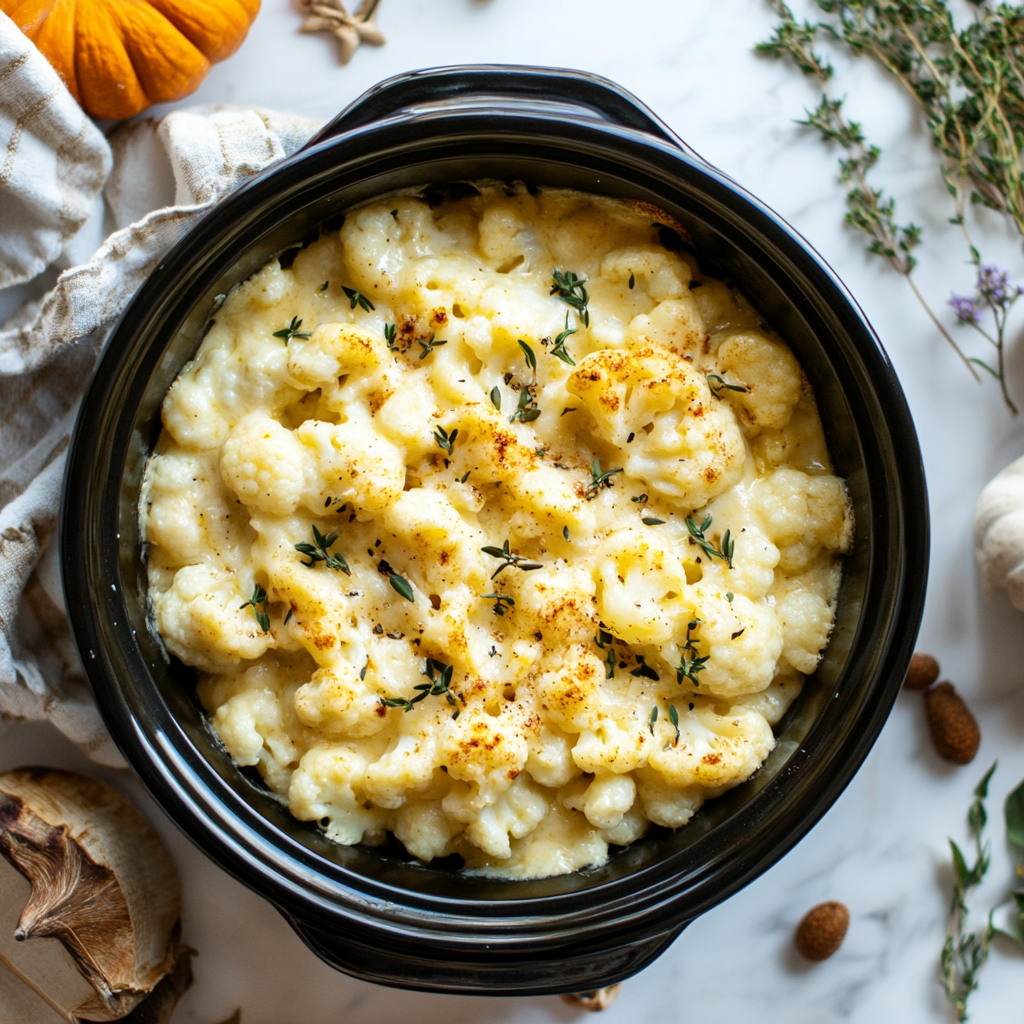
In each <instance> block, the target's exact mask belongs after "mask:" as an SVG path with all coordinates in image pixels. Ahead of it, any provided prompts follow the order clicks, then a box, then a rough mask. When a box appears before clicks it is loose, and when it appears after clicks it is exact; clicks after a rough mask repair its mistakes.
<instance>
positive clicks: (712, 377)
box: [705, 373, 750, 398]
mask: <svg viewBox="0 0 1024 1024" xmlns="http://www.w3.org/2000/svg"><path fill="white" fill-rule="evenodd" d="M705 376H706V377H707V379H708V386H709V387H710V388H711V393H712V394H713V395H714V396H715V398H718V397H719V395H721V393H722V392H723V391H739V392H741V393H743V394H746V393H747V392H748V391H750V388H748V387H747V385H746V384H730V383H729V382H728V381H727V380H726V379H725V378H724V377H723V376H722V375H721V374H718V373H709V374H706V375H705Z"/></svg>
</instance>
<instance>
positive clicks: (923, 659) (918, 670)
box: [903, 653, 939, 690]
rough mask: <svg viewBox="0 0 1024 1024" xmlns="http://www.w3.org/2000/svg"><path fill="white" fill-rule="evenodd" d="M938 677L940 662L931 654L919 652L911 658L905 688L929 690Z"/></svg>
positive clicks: (904, 682)
mask: <svg viewBox="0 0 1024 1024" xmlns="http://www.w3.org/2000/svg"><path fill="white" fill-rule="evenodd" d="M938 678H939V663H938V662H937V661H936V660H935V659H934V658H933V657H932V656H931V655H930V654H921V653H917V654H915V655H914V656H913V657H912V658H911V659H910V668H908V669H907V675H906V678H905V679H904V680H903V689H904V690H927V689H928V687H929V686H931V685H932V683H934V682H935V680H936V679H938Z"/></svg>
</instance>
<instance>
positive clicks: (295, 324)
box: [274, 316, 309, 345]
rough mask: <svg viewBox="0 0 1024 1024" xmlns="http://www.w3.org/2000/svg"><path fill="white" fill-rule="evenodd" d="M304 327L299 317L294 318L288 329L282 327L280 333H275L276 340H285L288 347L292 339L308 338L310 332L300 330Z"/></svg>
mask: <svg viewBox="0 0 1024 1024" xmlns="http://www.w3.org/2000/svg"><path fill="white" fill-rule="evenodd" d="M301 326H302V321H301V320H300V319H299V318H298V317H297V316H293V317H292V320H291V323H290V324H288V326H287V327H282V328H281V330H279V331H274V337H275V338H284V343H285V344H286V345H287V344H288V342H289V341H291V340H292V338H308V337H309V332H308V331H300V330H299V328H300V327H301Z"/></svg>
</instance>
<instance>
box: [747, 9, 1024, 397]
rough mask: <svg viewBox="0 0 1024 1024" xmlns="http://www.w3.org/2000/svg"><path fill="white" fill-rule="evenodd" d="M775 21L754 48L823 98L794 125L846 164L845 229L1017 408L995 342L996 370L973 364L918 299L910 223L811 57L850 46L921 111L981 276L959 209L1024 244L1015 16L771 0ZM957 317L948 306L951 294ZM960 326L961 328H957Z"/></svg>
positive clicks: (1023, 133) (824, 68)
mask: <svg viewBox="0 0 1024 1024" xmlns="http://www.w3.org/2000/svg"><path fill="white" fill-rule="evenodd" d="M769 2H770V3H771V6H772V7H773V9H774V10H775V12H776V13H777V14H778V15H779V17H780V19H781V23H780V24H779V25H777V26H776V29H775V34H774V35H773V36H772V38H771V39H769V40H768V41H766V42H765V43H762V44H761V45H760V46H758V48H757V49H758V51H759V52H761V53H763V54H766V55H768V56H772V57H777V58H788V59H791V60H792V61H793V62H794V63H795V64H796V66H797V67H798V68H799V69H800V70H801V71H802V72H803V73H804V74H805V75H808V76H810V77H812V78H814V79H815V80H816V81H817V83H818V85H819V86H820V87H821V88H822V90H823V95H822V99H821V102H820V103H819V105H818V107H817V108H816V109H815V110H814V111H808V112H807V120H806V121H804V122H802V123H804V124H806V125H808V126H809V127H811V128H814V129H815V130H817V131H818V133H819V134H820V135H821V137H822V138H823V139H824V140H825V141H828V142H834V143H837V144H839V145H840V147H841V148H842V149H843V150H844V153H845V156H844V158H843V159H842V160H841V161H840V172H841V177H842V180H843V182H844V184H846V185H847V188H848V194H847V206H848V212H847V216H846V219H847V222H848V223H849V224H850V225H851V226H852V227H854V228H856V229H858V230H860V231H863V232H865V233H866V234H867V235H868V236H869V238H870V239H871V241H870V244H869V246H868V249H869V251H870V252H872V253H875V254H876V255H879V256H882V257H884V258H885V259H886V260H888V262H889V263H890V265H891V266H892V268H893V269H894V270H896V271H897V273H900V274H902V275H903V276H904V278H905V279H906V281H907V283H908V284H909V285H910V288H911V290H912V291H913V292H914V295H915V297H916V298H917V300H918V301H919V302H920V303H921V305H922V307H923V308H924V310H925V312H926V313H927V314H928V316H929V317H930V318H931V320H932V322H933V324H934V325H935V327H936V328H937V329H938V330H939V332H940V333H941V334H942V335H943V337H944V338H945V339H946V340H947V341H948V342H949V343H950V344H951V345H952V346H953V348H954V349H955V350H956V352H957V354H958V355H959V356H960V358H961V359H963V361H964V363H965V364H966V365H967V367H968V369H969V370H970V372H971V374H972V376H974V377H975V379H976V380H977V379H980V378H979V377H978V374H977V371H976V369H975V367H976V366H979V365H980V366H982V367H983V368H984V369H985V370H986V371H987V372H989V373H991V374H992V375H993V376H995V377H996V378H997V379H998V381H999V384H1000V388H1001V390H1002V393H1003V398H1004V401H1005V402H1006V404H1007V406H1008V407H1009V408H1010V409H1011V411H1013V412H1016V407H1015V406H1014V405H1013V402H1012V400H1011V399H1010V396H1009V394H1008V391H1007V386H1006V377H1005V373H1004V372H1003V367H1004V362H1003V358H1002V345H1003V341H1004V334H1003V333H1002V332H1001V331H999V330H998V329H997V331H996V337H995V338H994V339H993V338H991V337H989V338H988V340H989V341H990V342H991V343H992V344H993V345H994V346H996V348H997V358H996V366H995V367H992V366H991V365H989V364H988V363H987V362H985V361H981V360H977V359H970V358H968V357H967V356H966V355H965V354H964V353H963V351H962V350H961V349H960V348H959V346H958V345H957V343H956V341H955V340H954V339H953V337H952V335H951V334H950V333H949V332H948V331H947V330H946V329H945V327H944V325H943V324H942V323H940V322H939V320H938V318H937V316H936V315H935V313H934V312H933V311H932V309H931V307H930V306H929V304H928V303H927V301H926V300H925V299H924V297H923V296H922V295H921V293H920V292H919V290H918V288H917V286H916V284H915V283H914V281H913V278H912V276H911V272H912V270H913V268H914V262H915V261H914V257H913V255H912V254H911V253H912V250H913V249H914V248H916V247H917V246H918V245H919V244H920V241H921V231H920V228H918V227H917V226H916V225H914V224H908V225H905V226H900V225H898V224H897V223H896V220H895V202H894V200H893V199H892V197H885V196H884V195H883V193H882V192H881V191H880V190H877V189H873V188H872V187H871V186H870V185H869V184H868V182H867V174H868V172H869V171H870V170H871V168H873V167H874V166H875V164H877V162H878V159H879V157H880V155H881V152H880V150H879V149H878V147H877V146H872V145H870V144H868V143H867V141H866V139H865V137H864V134H863V132H862V130H861V127H860V125H859V124H857V123H856V122H852V121H848V120H847V119H846V117H845V114H844V112H843V109H842V106H843V101H842V100H840V99H837V98H835V96H833V95H830V94H829V84H828V83H829V81H830V79H831V78H832V76H833V73H834V71H833V68H832V66H831V64H830V63H829V62H828V61H827V60H826V59H825V58H823V57H822V56H821V54H820V53H818V52H817V51H816V50H815V46H816V44H817V41H818V40H819V39H827V40H830V41H832V42H833V43H838V44H842V45H845V46H846V47H848V49H849V50H850V52H852V53H853V54H854V55H856V56H867V57H870V58H872V59H873V60H874V61H875V62H877V63H878V64H879V65H880V66H881V67H882V68H883V69H884V70H885V71H886V72H887V73H888V74H890V75H892V76H893V78H895V79H896V81H898V82H899V83H900V85H901V86H903V88H904V89H905V90H906V92H907V93H908V94H909V95H910V96H911V97H912V99H913V100H914V101H915V102H916V103H917V105H918V106H919V107H920V109H921V111H922V113H923V114H924V118H925V122H926V124H927V127H928V130H929V132H930V133H931V136H932V143H933V145H934V146H935V148H936V149H937V150H938V152H939V154H940V161H941V174H942V177H943V180H944V182H945V185H946V188H947V191H948V192H949V195H950V197H951V199H952V203H953V214H954V215H953V217H952V218H951V223H953V224H956V225H959V226H960V228H961V230H962V231H963V234H964V238H965V241H966V243H967V248H968V252H969V254H970V263H971V264H972V265H973V266H974V267H975V269H976V270H977V271H978V273H979V277H980V275H981V272H982V270H983V265H982V260H981V255H980V253H979V251H978V249H977V247H976V246H975V245H974V243H973V241H972V240H971V236H970V232H969V230H968V224H967V216H966V214H967V210H968V208H969V207H970V206H972V205H980V206H985V207H988V208H989V209H992V210H995V211H997V212H998V213H1001V214H1003V215H1004V216H1005V217H1006V218H1007V219H1008V220H1010V222H1011V223H1012V224H1013V226H1014V227H1015V229H1016V230H1017V232H1018V233H1019V234H1021V235H1024V146H1022V145H1021V139H1022V138H1024V102H1022V92H1024V89H1022V83H1024V56H1022V53H1024V18H1022V16H1021V8H1020V7H1017V6H1014V5H1011V4H998V5H995V4H989V3H988V2H987V0H971V4H970V11H971V18H970V20H969V21H968V22H967V24H965V25H963V27H957V25H956V24H955V23H954V20H953V15H952V11H951V10H950V6H949V4H948V3H947V2H946V0H816V3H817V6H818V8H819V9H820V10H821V11H822V12H824V13H825V14H826V15H829V16H830V18H831V20H829V21H826V22H821V23H815V22H809V21H804V22H803V23H800V22H797V20H796V19H795V18H794V17H793V14H792V12H791V11H790V9H789V8H788V6H786V4H785V3H784V2H783V0H769ZM952 304H953V305H954V309H956V304H955V297H954V302H953V303H952ZM961 322H964V321H962V320H961Z"/></svg>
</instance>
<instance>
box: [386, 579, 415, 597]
mask: <svg viewBox="0 0 1024 1024" xmlns="http://www.w3.org/2000/svg"><path fill="white" fill-rule="evenodd" d="M390 579H391V586H392V589H393V590H394V591H395V592H396V593H398V594H401V595H402V597H404V598H405V599H406V601H415V600H416V598H415V596H414V595H413V592H412V584H411V583H410V582H409V581H408V580H407V579H406V578H405V577H404V576H399V575H398V573H397V572H393V573H391V576H390Z"/></svg>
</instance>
